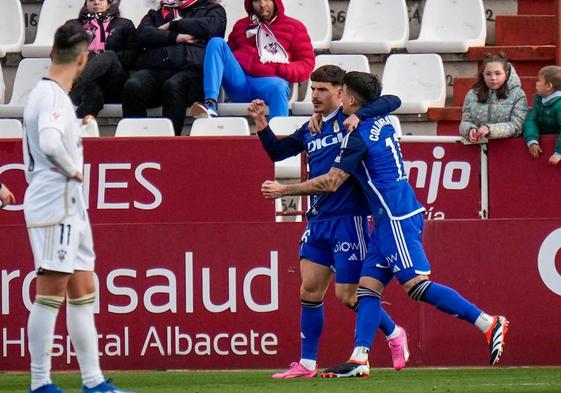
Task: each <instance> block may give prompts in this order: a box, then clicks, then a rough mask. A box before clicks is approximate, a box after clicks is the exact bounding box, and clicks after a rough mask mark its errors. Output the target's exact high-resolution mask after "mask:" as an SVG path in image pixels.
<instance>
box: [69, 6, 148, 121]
mask: <svg viewBox="0 0 561 393" xmlns="http://www.w3.org/2000/svg"><path fill="white" fill-rule="evenodd" d="M117 5H118V2H116V1H113V0H85V1H84V6H83V7H82V9H81V10H80V14H79V16H78V18H77V19H71V20H69V21H67V22H66V24H68V25H78V26H80V27H82V28H83V29H84V30H85V31H86V32H87V33H88V35H89V36H90V46H89V48H88V51H89V57H88V64H87V65H86V68H85V69H84V71H83V72H82V74H81V75H80V78H79V79H78V80H77V81H76V83H75V84H74V86H73V88H72V91H71V92H70V98H71V99H72V102H73V103H74V105H77V106H78V108H77V109H76V115H77V116H78V117H79V118H83V117H86V116H87V115H92V116H97V114H98V113H99V111H101V109H102V108H103V105H104V104H105V102H110V103H119V102H121V94H122V91H123V85H124V84H125V82H126V80H127V78H128V70H130V69H132V68H134V66H135V63H136V58H137V57H138V55H139V53H138V51H137V45H136V43H135V32H136V29H135V27H134V24H133V23H132V21H130V20H129V19H126V18H121V17H120V16H119V8H118V6H117Z"/></svg>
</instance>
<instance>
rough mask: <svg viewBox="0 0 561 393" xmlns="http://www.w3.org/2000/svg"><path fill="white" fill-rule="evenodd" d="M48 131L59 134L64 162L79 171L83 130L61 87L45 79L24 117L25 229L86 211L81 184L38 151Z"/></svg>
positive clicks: (32, 94)
mask: <svg viewBox="0 0 561 393" xmlns="http://www.w3.org/2000/svg"><path fill="white" fill-rule="evenodd" d="M47 129H55V130H57V131H58V132H60V133H61V135H62V143H63V145H64V149H65V155H67V156H66V157H67V159H68V160H69V161H70V162H71V163H72V164H73V165H72V166H73V167H74V168H75V169H76V170H77V171H82V170H83V165H84V157H83V148H82V129H81V127H80V126H79V123H78V120H77V118H76V114H75V113H74V107H73V106H72V102H71V101H70V98H69V97H68V95H67V94H66V92H65V91H64V90H63V89H62V88H61V86H60V85H59V84H58V83H57V82H55V81H53V80H50V79H46V78H45V79H42V80H41V81H40V82H39V83H38V84H37V86H35V88H34V89H33V90H32V91H31V93H30V95H29V100H28V102H27V105H26V107H25V110H24V114H23V161H24V165H25V175H26V179H27V181H28V183H29V186H28V188H27V190H26V192H25V197H24V202H23V206H24V213H25V221H26V224H27V226H28V227H37V226H48V225H53V224H56V223H58V222H60V221H61V220H62V219H63V218H64V217H66V216H68V215H71V214H77V213H80V212H83V211H84V210H85V202H84V199H83V194H82V184H81V183H80V182H78V181H76V180H73V179H70V178H69V177H67V176H66V175H64V174H63V173H62V172H61V171H60V170H59V169H58V168H57V167H56V165H54V164H53V163H52V162H51V161H49V159H48V158H47V156H46V155H45V153H44V152H43V151H41V148H40V145H39V135H40V133H41V132H43V131H45V130H47Z"/></svg>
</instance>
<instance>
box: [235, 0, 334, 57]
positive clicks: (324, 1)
mask: <svg viewBox="0 0 561 393" xmlns="http://www.w3.org/2000/svg"><path fill="white" fill-rule="evenodd" d="M239 1H240V2H241V0H239ZM283 4H284V10H285V14H286V15H288V16H291V17H293V18H295V19H298V20H299V21H300V22H302V23H303V24H304V26H306V29H308V35H309V36H310V38H311V39H312V46H313V47H314V49H329V44H330V42H331V34H332V29H331V11H330V9H329V2H328V0H284V1H283Z"/></svg>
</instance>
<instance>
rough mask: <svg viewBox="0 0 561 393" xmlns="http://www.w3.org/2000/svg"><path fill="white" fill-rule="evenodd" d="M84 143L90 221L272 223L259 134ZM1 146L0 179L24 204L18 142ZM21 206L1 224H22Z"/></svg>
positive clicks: (267, 165) (269, 171)
mask: <svg viewBox="0 0 561 393" xmlns="http://www.w3.org/2000/svg"><path fill="white" fill-rule="evenodd" d="M84 149H85V159H86V163H85V167H84V175H85V181H84V192H85V193H86V194H87V195H89V198H88V202H89V212H90V218H91V220H92V222H93V223H105V222H120V223H124V222H126V223H133V222H158V223H162V222H256V221H262V222H263V221H264V222H273V221H274V210H273V209H274V207H273V206H274V205H273V203H272V202H271V201H267V200H265V199H263V197H262V196H261V193H260V186H261V183H262V181H263V180H265V179H271V178H272V177H273V164H272V163H271V161H270V160H269V158H268V157H267V155H266V154H265V152H264V151H263V148H262V147H261V144H260V143H259V140H258V139H257V138H254V137H224V138H212V140H209V138H196V137H178V138H159V139H158V138H95V139H86V140H84ZM0 150H1V151H2V152H3V153H2V154H1V155H0V179H2V181H3V182H5V183H6V184H9V187H10V189H11V190H12V191H13V192H14V194H15V195H16V198H17V200H18V202H19V203H22V201H23V195H24V192H25V187H26V183H25V178H24V172H23V164H22V162H23V160H22V152H21V142H20V141H15V140H14V141H2V142H0ZM22 209H23V207H22V206H21V205H14V206H9V207H7V208H6V209H5V210H0V223H23V214H22V211H21V210H22Z"/></svg>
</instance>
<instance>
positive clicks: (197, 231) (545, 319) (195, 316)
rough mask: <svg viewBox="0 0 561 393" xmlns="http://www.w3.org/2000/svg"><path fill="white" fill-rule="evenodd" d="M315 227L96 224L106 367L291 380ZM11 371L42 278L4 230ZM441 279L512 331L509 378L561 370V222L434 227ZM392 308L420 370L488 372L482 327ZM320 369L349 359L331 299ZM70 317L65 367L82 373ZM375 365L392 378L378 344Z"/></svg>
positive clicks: (433, 252) (405, 304)
mask: <svg viewBox="0 0 561 393" xmlns="http://www.w3.org/2000/svg"><path fill="white" fill-rule="evenodd" d="M303 228H304V226H303V224H301V223H278V224H268V223H230V224H228V223H220V224H205V223H200V224H150V225H145V224H112V225H105V224H100V225H94V228H93V229H94V239H95V242H96V252H97V277H98V288H99V296H98V311H99V314H98V316H97V327H98V332H99V335H100V339H99V343H100V352H101V353H102V365H103V367H104V368H107V369H154V368H158V369H244V368H275V369H276V368H279V369H280V368H283V367H286V365H287V364H288V363H289V362H291V361H294V360H297V359H298V358H299V337H300V333H299V308H300V305H299V284H300V279H299V265H298V258H297V255H298V254H297V250H298V247H297V246H298V240H299V238H300V235H301V232H302V230H303ZM0 238H1V239H2V253H1V255H0V288H1V291H0V293H1V301H0V306H1V315H0V329H1V336H0V337H1V343H0V350H1V352H0V370H27V369H28V361H29V360H28V355H27V350H26V344H27V339H26V321H27V315H28V310H29V307H30V305H31V302H32V299H33V287H34V282H33V279H34V273H32V272H31V270H32V257H31V253H30V250H29V246H28V242H27V236H26V233H25V229H24V228H23V227H22V226H20V225H16V226H12V225H3V226H0ZM425 244H426V248H427V252H428V255H429V258H430V260H431V263H432V270H433V275H432V279H433V280H434V281H437V282H441V283H444V284H447V285H449V286H451V287H454V288H455V289H456V290H458V291H459V292H460V293H461V294H463V295H464V296H465V297H466V298H468V299H469V300H470V301H472V302H474V303H475V304H477V305H478V306H480V307H481V308H482V309H483V310H484V311H486V312H488V313H492V314H495V313H501V314H503V315H506V316H507V317H508V318H509V319H510V322H511V326H510V331H509V337H508V341H507V343H508V344H507V348H506V350H505V353H504V355H503V358H502V360H501V364H502V365H560V364H561V340H560V336H559V329H558V326H559V325H560V324H561V313H559V312H556V310H559V309H560V308H561V274H560V272H559V269H557V266H559V263H558V258H557V254H558V251H559V250H560V249H561V221H560V220H558V219H557V220H545V219H542V220H445V221H428V222H427V226H426V230H425ZM384 300H385V301H386V302H388V303H389V304H385V305H384V306H385V307H386V309H387V310H388V312H389V313H390V314H391V315H392V317H393V318H394V319H395V321H396V322H397V323H398V324H400V325H402V326H404V327H405V328H406V329H407V331H408V334H409V341H410V344H409V346H410V349H411V352H412V355H411V356H412V357H411V363H410V365H411V366H453V365H470V366H485V365H486V364H487V362H488V349H487V345H486V343H485V340H484V338H483V335H482V334H481V333H480V332H479V331H478V330H477V329H476V328H475V327H473V326H470V325H469V324H467V323H465V322H463V321H460V320H458V319H456V318H453V317H450V316H448V315H444V314H442V313H440V312H438V311H437V310H435V309H434V308H433V307H432V306H429V305H426V304H422V303H418V302H414V301H412V300H410V299H409V298H408V297H407V295H406V294H405V293H404V292H403V291H402V290H401V288H399V287H398V285H396V284H395V283H392V284H391V285H390V287H389V288H388V289H387V291H386V292H385V294H384ZM326 310H327V315H326V326H325V329H324V334H323V337H322V340H321V348H320V355H319V365H320V367H328V366H332V365H334V364H336V363H339V362H341V361H344V360H346V359H347V358H348V356H349V354H350V351H351V349H352V337H353V331H354V314H353V313H352V312H351V311H349V310H348V309H347V308H345V307H343V306H342V305H340V304H338V303H337V302H336V300H335V299H334V296H333V295H332V291H330V294H329V296H328V299H326ZM64 319H65V316H64V312H61V314H60V315H59V324H58V326H57V336H56V340H55V347H54V368H56V369H68V368H75V367H76V363H75V357H74V356H73V355H72V352H71V348H70V345H69V341H68V338H67V336H66V332H65V327H64ZM371 360H372V363H373V365H374V366H385V367H388V366H390V365H391V358H390V353H389V350H388V348H387V345H386V343H385V340H384V338H383V337H382V336H381V335H380V334H378V336H377V339H376V342H375V346H374V350H373V353H372V356H371Z"/></svg>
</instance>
